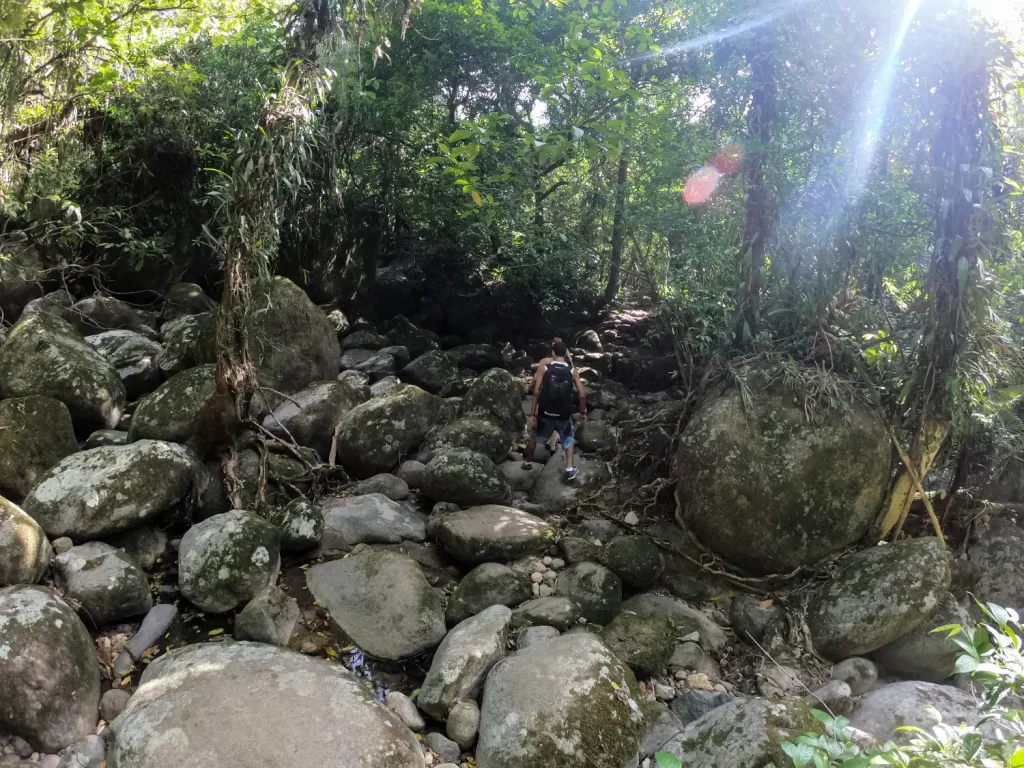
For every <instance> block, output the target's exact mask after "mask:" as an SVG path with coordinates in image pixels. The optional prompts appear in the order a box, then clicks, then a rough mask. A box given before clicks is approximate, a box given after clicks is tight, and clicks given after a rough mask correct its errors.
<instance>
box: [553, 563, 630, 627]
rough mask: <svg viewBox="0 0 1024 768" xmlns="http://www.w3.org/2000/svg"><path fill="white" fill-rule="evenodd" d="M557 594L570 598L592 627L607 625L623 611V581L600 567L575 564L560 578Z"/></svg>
mask: <svg viewBox="0 0 1024 768" xmlns="http://www.w3.org/2000/svg"><path fill="white" fill-rule="evenodd" d="M555 592H556V594H559V595H563V596H564V597H567V598H569V599H570V600H572V601H573V602H575V603H576V605H578V606H579V607H580V612H581V613H582V615H583V616H584V617H585V618H586V620H587V621H589V622H591V623H592V624H607V623H608V622H610V621H611V620H612V619H613V618H615V616H617V615H618V613H619V610H620V609H621V608H622V581H621V580H620V579H619V577H618V576H616V575H615V574H614V573H612V572H611V571H610V570H608V569H607V568H605V567H604V566H603V565H598V564H597V563H575V564H574V565H570V566H569V567H568V568H566V569H565V570H564V571H562V572H561V573H559V574H558V579H557V580H556V582H555Z"/></svg>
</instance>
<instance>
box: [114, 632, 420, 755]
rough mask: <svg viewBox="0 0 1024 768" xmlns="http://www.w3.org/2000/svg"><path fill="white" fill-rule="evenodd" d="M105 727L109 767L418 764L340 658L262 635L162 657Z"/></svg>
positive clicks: (389, 717)
mask: <svg viewBox="0 0 1024 768" xmlns="http://www.w3.org/2000/svg"><path fill="white" fill-rule="evenodd" d="M172 683H173V684H172ZM240 702H244V706H239V704H240ZM339 723H343V724H344V726H345V727H338V724H339ZM112 731H113V740H112V743H111V746H110V764H111V765H112V766H116V768H228V767H229V766H242V765H247V766H257V765H273V766H291V765H297V764H298V763H297V762H296V761H297V760H299V761H301V762H302V763H303V764H309V765H322V766H327V765H336V764H338V762H339V760H344V762H345V763H347V764H349V765H353V766H355V765H367V766H369V765H380V766H384V765H386V766H387V767H388V768H424V761H423V754H422V752H421V751H420V747H419V744H418V743H417V741H416V739H415V737H414V736H413V734H412V732H411V731H409V729H408V728H406V727H405V725H404V724H403V723H402V722H401V720H399V719H398V718H397V717H396V716H395V715H394V714H392V713H391V712H390V711H389V710H387V709H386V708H385V707H384V706H383V705H381V704H378V703H377V701H376V700H375V699H374V697H373V694H372V693H371V692H370V691H369V690H368V689H367V688H365V687H364V686H363V684H362V682H361V681H360V680H358V679H357V678H355V677H354V676H353V675H352V674H351V673H349V672H348V671H347V670H346V669H345V668H344V667H343V666H342V665H340V664H331V663H328V662H326V661H322V660H320V659H315V658H311V657H308V656H304V655H302V654H299V653H295V652H293V651H288V650H285V649H282V648H278V647H276V646H272V645H263V644H261V643H215V644H204V645H192V646H187V647H185V648H181V649H178V650H175V651H172V652H171V653H169V654H167V655H166V656H162V657H160V658H159V659H157V660H156V661H154V662H153V663H152V664H150V665H149V666H148V667H147V669H146V671H145V673H144V674H143V675H142V684H141V685H140V686H139V689H138V691H136V693H135V695H134V696H132V698H131V701H129V702H128V706H127V707H126V708H125V711H124V712H123V713H122V714H121V716H120V717H119V718H118V719H117V720H115V721H114V723H113V725H112Z"/></svg>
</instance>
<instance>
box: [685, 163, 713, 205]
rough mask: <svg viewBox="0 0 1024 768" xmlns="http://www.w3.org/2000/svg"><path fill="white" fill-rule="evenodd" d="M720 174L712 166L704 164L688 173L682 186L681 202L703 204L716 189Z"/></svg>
mask: <svg viewBox="0 0 1024 768" xmlns="http://www.w3.org/2000/svg"><path fill="white" fill-rule="evenodd" d="M721 178H722V174H721V173H719V172H718V169H716V168H715V167H714V166H711V165H705V166H704V167H703V168H698V169H697V170H696V171H694V172H693V173H691V174H690V178H688V179H687V180H686V186H685V187H683V202H684V203H686V205H689V206H695V205H704V203H706V202H707V201H708V200H710V199H711V196H712V195H713V194H715V190H716V189H718V181H719V179H721Z"/></svg>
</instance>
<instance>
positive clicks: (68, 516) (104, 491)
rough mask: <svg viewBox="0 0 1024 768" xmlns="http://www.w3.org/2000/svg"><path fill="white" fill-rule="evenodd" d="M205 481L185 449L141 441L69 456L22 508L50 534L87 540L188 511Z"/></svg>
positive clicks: (58, 465) (197, 462)
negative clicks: (172, 513) (170, 514)
mask: <svg viewBox="0 0 1024 768" xmlns="http://www.w3.org/2000/svg"><path fill="white" fill-rule="evenodd" d="M205 485H206V472H205V470H204V468H203V465H202V464H201V463H199V461H198V460H197V459H196V457H195V456H194V455H193V454H192V452H191V451H189V450H188V449H187V448H185V447H184V446H181V445H176V444H174V443H165V442H160V441H158V440H140V441H139V442H137V443H132V444H130V445H123V446H108V447H103V448H93V449H92V450H89V451H82V452H81V453H75V454H72V455H71V456H68V457H67V458H66V459H64V460H62V461H61V462H59V463H58V464H57V465H55V466H54V467H53V468H52V469H50V471H49V472H47V473H46V474H45V475H44V476H43V478H42V480H40V482H39V484H38V485H37V486H36V487H35V488H33V489H32V491H31V493H29V494H28V496H26V497H25V501H24V502H23V503H22V505H21V506H22V509H24V510H25V511H26V512H28V514H30V515H31V516H32V517H33V518H35V520H36V521H37V522H38V523H39V524H40V525H41V526H42V527H43V530H44V531H46V533H47V534H49V535H50V536H51V537H52V536H70V537H71V538H73V539H78V540H82V539H84V540H88V539H96V538H100V537H103V536H106V535H109V534H112V533H120V532H121V531H126V530H128V529H130V528H135V527H136V526H139V525H142V524H143V523H146V522H148V521H151V520H154V521H155V520H159V519H161V518H162V517H164V516H165V515H167V514H169V513H171V512H172V511H173V512H174V513H178V514H180V513H187V512H188V511H189V510H190V509H191V508H192V507H193V506H194V504H195V502H196V500H197V499H198V497H199V494H200V493H202V490H203V488H204V487H205Z"/></svg>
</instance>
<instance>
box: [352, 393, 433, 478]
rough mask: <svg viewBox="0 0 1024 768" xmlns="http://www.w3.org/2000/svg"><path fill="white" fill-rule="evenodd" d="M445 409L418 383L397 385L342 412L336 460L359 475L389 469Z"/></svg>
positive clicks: (428, 430)
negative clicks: (383, 394)
mask: <svg viewBox="0 0 1024 768" xmlns="http://www.w3.org/2000/svg"><path fill="white" fill-rule="evenodd" d="M447 411H448V408H447V406H445V405H444V404H443V401H442V400H440V399H439V398H437V397H435V396H434V395H430V394H428V393H426V392H424V391H423V390H422V389H420V388H419V387H413V386H410V385H405V386H401V387H397V388H396V389H395V390H394V391H392V392H390V393H388V394H387V395H385V396H383V397H379V398H374V399H372V400H370V401H368V402H366V403H363V404H362V405H358V406H356V407H355V408H353V409H352V410H351V411H349V412H348V413H347V414H345V417H344V418H343V419H342V422H341V431H340V432H339V436H338V460H339V461H340V462H341V464H342V465H343V466H344V467H345V468H346V469H347V470H349V471H350V472H351V473H352V474H353V475H355V476H356V477H360V478H366V477H372V476H373V475H376V474H378V473H380V472H389V471H390V470H391V469H392V468H393V467H394V466H395V465H396V464H398V462H399V459H401V458H403V457H404V456H408V455H409V454H410V453H411V452H412V451H413V450H414V449H415V448H416V447H417V446H419V444H420V443H421V442H422V440H423V438H425V437H426V436H427V433H428V432H430V430H431V429H433V428H434V427H436V426H437V425H438V424H441V423H442V422H443V421H444V420H445V418H446V414H447Z"/></svg>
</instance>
